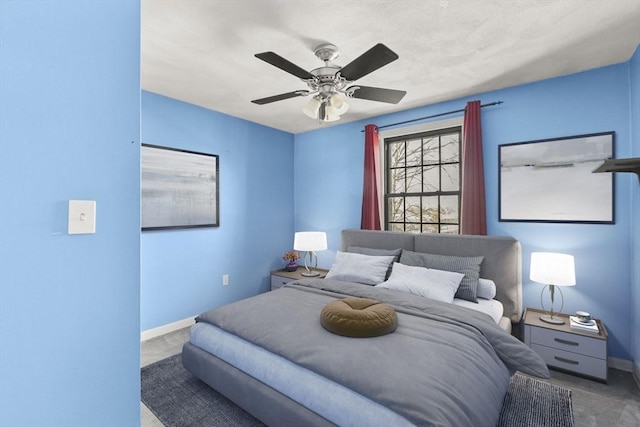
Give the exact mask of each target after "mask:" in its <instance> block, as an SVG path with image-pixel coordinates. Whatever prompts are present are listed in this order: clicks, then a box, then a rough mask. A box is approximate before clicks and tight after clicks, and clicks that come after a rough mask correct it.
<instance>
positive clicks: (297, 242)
mask: <svg viewBox="0 0 640 427" xmlns="http://www.w3.org/2000/svg"><path fill="white" fill-rule="evenodd" d="M293 249H294V250H296V251H305V252H306V253H305V254H304V268H305V271H303V272H302V275H303V276H306V277H313V276H319V275H320V273H318V272H317V271H315V269H316V268H317V267H318V257H317V255H316V252H315V251H324V250H325V249H327V233H325V232H323V231H300V232H297V233H296V234H295V235H294V238H293ZM307 255H309V261H308V262H307Z"/></svg>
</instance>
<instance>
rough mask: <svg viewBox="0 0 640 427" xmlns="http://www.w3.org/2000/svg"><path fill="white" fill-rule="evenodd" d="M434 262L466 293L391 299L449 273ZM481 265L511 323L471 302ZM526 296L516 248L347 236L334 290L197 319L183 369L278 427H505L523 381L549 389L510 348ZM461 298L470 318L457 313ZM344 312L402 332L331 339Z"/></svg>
mask: <svg viewBox="0 0 640 427" xmlns="http://www.w3.org/2000/svg"><path fill="white" fill-rule="evenodd" d="M478 259H479V260H480V261H478ZM344 260H347V261H344ZM354 260H355V261H354ZM343 261H344V262H343ZM354 262H355V264H354ZM362 262H365V264H361V263H362ZM384 262H386V263H387V264H386V266H388V270H387V271H382V270H381V269H382V267H381V266H382V265H385V264H384ZM434 262H435V263H436V264H434V265H437V266H444V267H445V268H446V267H447V266H449V267H451V266H453V268H449V269H448V270H449V271H450V272H451V274H448V275H447V280H448V279H451V280H453V281H454V282H455V281H458V282H459V284H458V285H456V286H458V288H457V289H454V290H453V291H450V290H447V291H446V292H445V293H446V295H445V297H443V298H444V299H442V300H441V299H439V298H440V296H439V294H438V296H437V299H432V298H431V297H424V296H421V295H416V294H415V293H414V292H407V291H406V290H405V289H401V288H397V287H392V286H390V287H383V286H384V285H383V284H385V283H386V284H392V283H404V282H403V280H404V278H405V277H406V276H398V274H400V273H397V272H400V271H407V270H410V271H411V272H412V273H413V272H420V274H422V273H423V270H436V271H437V272H440V273H441V272H442V270H439V269H436V268H435V267H433V265H431V264H429V263H434ZM366 263H368V264H366ZM421 263H426V264H425V265H422V264H421ZM438 263H440V264H438ZM443 263H444V264H443ZM474 263H476V265H475V266H476V267H477V269H478V270H479V271H478V272H477V276H479V278H482V279H483V280H488V281H491V282H492V283H494V284H495V288H494V292H495V297H494V298H492V300H494V301H495V303H492V304H497V305H498V306H499V307H500V308H501V309H500V313H499V314H501V315H500V316H497V315H496V314H495V312H494V314H493V317H492V316H491V315H489V314H486V313H483V312H482V311H481V310H478V309H477V307H476V305H479V304H478V300H479V298H477V291H478V288H477V287H476V288H475V289H471V291H475V295H471V294H473V293H474V292H471V291H470V288H473V286H477V285H478V283H476V282H479V280H477V279H479V278H478V277H475V280H474V278H473V277H472V278H471V279H472V280H471V281H470V282H465V281H467V279H469V278H470V276H473V272H471V273H469V271H468V270H464V269H463V270H462V271H464V274H463V273H460V271H453V270H457V269H460V268H461V267H460V265H461V264H464V266H463V267H464V268H467V267H468V265H467V264H469V265H471V264H474ZM427 264H428V265H427ZM364 265H366V266H367V267H366V268H365V267H362V266H364ZM345 266H346V267H345ZM354 266H356V267H357V268H354ZM427 267H428V268H427ZM384 268H386V267H384ZM469 268H470V267H469ZM370 271H375V272H376V274H378V276H376V277H377V278H371V277H369V272H370ZM381 271H382V272H381ZM360 273H362V274H363V275H364V276H365V279H362V278H361V277H360V276H359V274H360ZM380 274H382V277H381V278H380ZM455 274H457V276H456V275H455ZM421 277H422V276H421ZM374 279H375V280H374ZM399 279H403V280H400V281H399ZM352 280H353V281H352ZM366 280H372V281H374V282H377V283H364V281H366ZM407 280H408V281H410V280H409V279H407ZM463 283H465V284H464V285H463ZM469 283H471V284H472V285H473V286H471V285H469ZM376 285H378V286H376ZM467 285H469V286H467ZM463 287H464V288H465V289H463ZM521 287H522V284H521V249H520V244H519V243H518V242H517V241H516V240H515V239H512V238H510V237H495V236H457V235H439V234H409V233H398V232H387V231H366V230H343V231H342V242H341V247H340V251H338V252H337V254H336V261H335V262H334V265H333V266H332V267H331V270H330V273H329V275H327V278H325V279H304V280H301V281H297V282H291V283H288V284H287V285H285V286H284V287H283V288H281V289H279V290H277V291H273V292H268V293H266V294H262V295H258V296H256V297H252V298H248V299H246V300H242V301H239V302H236V303H233V304H229V305H227V306H224V307H220V308H216V309H213V310H210V311H208V312H206V313H203V314H201V315H200V316H198V318H197V319H196V320H197V322H196V324H195V325H194V326H193V327H192V328H191V331H190V340H189V342H187V343H186V344H185V345H184V348H183V352H182V359H183V365H184V366H185V368H186V369H188V370H189V371H190V372H192V373H193V374H194V375H196V376H197V377H198V378H200V379H201V380H203V381H204V382H205V383H207V384H209V385H210V386H211V387H213V388H214V389H216V390H218V391H219V392H221V393H222V394H224V395H225V396H227V397H228V398H229V399H230V400H232V401H234V402H235V403H237V404H238V405H239V406H240V407H242V408H244V409H245V410H246V411H248V412H249V413H251V414H253V415H254V416H255V417H256V418H258V419H259V420H261V421H263V422H264V423H265V424H267V425H272V426H285V425H286V426H328V425H344V426H346V425H353V426H361V425H368V426H377V425H379V426H389V425H394V426H403V425H442V426H445V425H456V426H484V425H486V426H493V425H495V424H496V422H497V420H498V417H499V414H500V409H501V407H502V401H503V398H504V395H505V394H506V390H507V387H508V384H509V378H510V376H511V375H513V374H514V373H515V372H516V371H522V372H524V373H527V374H530V375H534V376H538V377H543V378H546V377H548V375H549V373H548V370H547V367H546V365H545V364H544V362H543V361H542V360H541V359H540V357H539V356H537V354H535V353H534V352H533V351H531V350H530V349H529V348H528V347H526V346H525V345H524V344H522V343H521V342H520V341H518V340H517V339H516V338H514V337H513V336H511V335H510V334H509V332H510V331H511V328H512V323H516V322H519V320H520V318H521V315H522V294H521ZM441 290H442V288H441V287H438V288H437V292H440V291H441ZM453 292H455V298H454V295H453ZM470 293H471V294H470ZM429 295H431V294H429ZM460 297H462V299H465V298H466V299H465V301H464V304H462V305H460V304H455V303H454V301H451V300H447V298H451V299H453V300H460V299H461V298H460ZM345 298H368V299H372V300H376V301H379V302H380V303H382V304H385V305H388V306H391V307H393V309H394V310H395V312H396V313H397V328H396V329H395V330H394V331H393V332H391V333H386V334H384V335H382V336H377V337H372V338H350V337H345V336H342V335H337V334H335V333H331V332H329V331H328V330H327V329H325V327H323V326H322V325H321V324H320V313H321V311H322V309H323V307H326V306H327V305H328V304H329V303H331V302H333V301H336V300H344V299H345ZM433 298H436V297H433ZM474 298H475V301H472V300H473V299H474Z"/></svg>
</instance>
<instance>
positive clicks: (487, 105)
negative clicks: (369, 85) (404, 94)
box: [360, 101, 503, 132]
mask: <svg viewBox="0 0 640 427" xmlns="http://www.w3.org/2000/svg"><path fill="white" fill-rule="evenodd" d="M502 103H503V101H495V102H490V103H488V104H482V105H481V106H480V107H493V106H494V105H500V104H502ZM464 110H465V109H464V108H463V109H461V110H454V111H447V112H446V113H440V114H434V115H432V116H426V117H419V118H417V119H412V120H405V121H404V122H398V123H391V124H389V125H384V126H377V128H378V130H380V129H384V128H389V127H392V126H398V125H404V124H407V123H412V122H417V121H420V120H426V119H432V118H434V117H440V116H446V115H449V114H455V113H462V112H464ZM360 132H364V129H362V130H361V131H360Z"/></svg>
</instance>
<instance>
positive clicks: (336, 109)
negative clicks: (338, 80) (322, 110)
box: [329, 93, 349, 116]
mask: <svg viewBox="0 0 640 427" xmlns="http://www.w3.org/2000/svg"><path fill="white" fill-rule="evenodd" d="M329 101H330V102H329V103H330V105H331V109H332V113H333V114H335V115H337V116H341V115H343V114H344V113H346V112H347V110H348V109H349V104H347V102H346V101H345V100H344V99H343V98H342V97H341V96H340V95H338V94H337V93H334V94H333V95H331V98H329Z"/></svg>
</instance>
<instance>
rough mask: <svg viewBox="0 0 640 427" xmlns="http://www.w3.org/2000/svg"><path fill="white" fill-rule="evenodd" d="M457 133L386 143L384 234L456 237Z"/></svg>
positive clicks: (450, 131)
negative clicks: (401, 233)
mask: <svg viewBox="0 0 640 427" xmlns="http://www.w3.org/2000/svg"><path fill="white" fill-rule="evenodd" d="M460 139H461V129H460V127H457V128H450V129H443V130H438V131H433V132H426V133H422V134H414V135H406V136H399V137H395V138H392V139H386V140H385V148H386V150H385V155H386V165H387V167H386V175H387V179H386V182H387V185H386V189H385V198H384V200H385V212H386V213H387V214H386V224H385V226H386V227H385V228H386V229H387V230H393V231H405V232H411V233H453V234H457V233H459V228H460V227H459V222H460V192H461V191H460V190H461V189H460V181H461V170H460Z"/></svg>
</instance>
